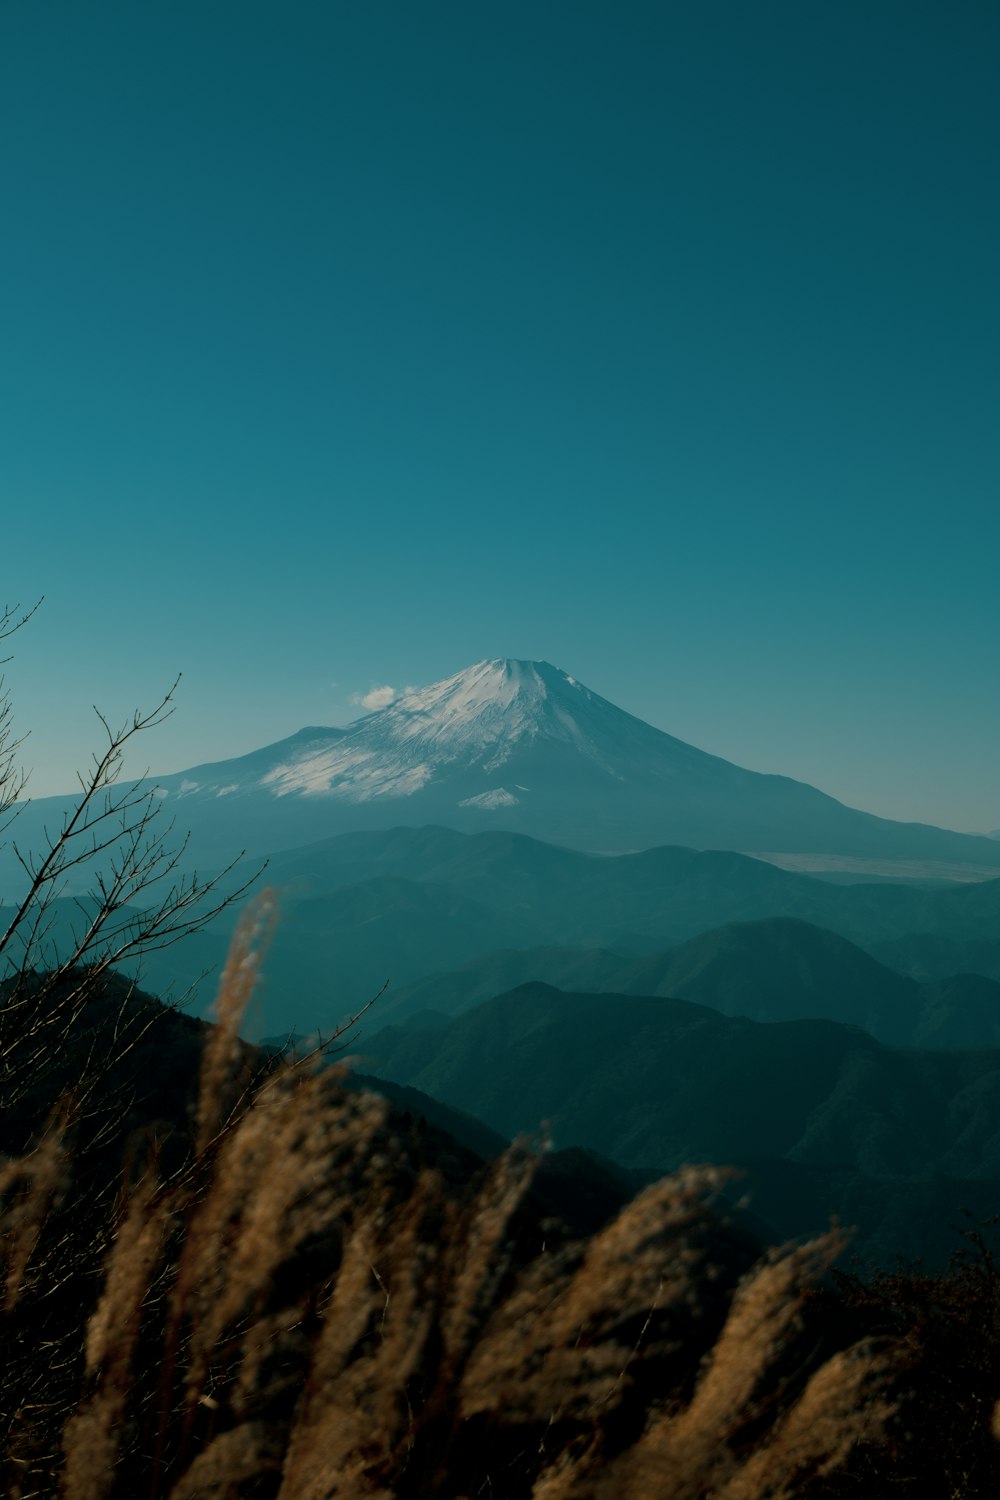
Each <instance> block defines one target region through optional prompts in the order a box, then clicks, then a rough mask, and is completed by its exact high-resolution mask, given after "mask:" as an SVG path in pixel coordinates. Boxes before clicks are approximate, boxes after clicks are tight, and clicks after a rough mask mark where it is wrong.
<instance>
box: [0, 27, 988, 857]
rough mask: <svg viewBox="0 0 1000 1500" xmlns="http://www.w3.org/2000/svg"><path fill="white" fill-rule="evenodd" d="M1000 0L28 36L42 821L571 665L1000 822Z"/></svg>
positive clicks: (26, 185) (815, 759) (24, 274)
mask: <svg viewBox="0 0 1000 1500" xmlns="http://www.w3.org/2000/svg"><path fill="white" fill-rule="evenodd" d="M998 77H1000V9H998V7H997V6H996V5H995V4H993V3H992V0H960V3H958V4H956V3H954V0H940V3H934V4H931V3H922V0H836V3H825V0H824V3H821V0H781V3H776V0H753V3H748V0H697V3H689V0H683V3H682V0H649V3H638V0H633V3H629V0H394V3H390V0H266V3H264V0H142V3H141V4H137V3H135V0H117V3H112V0H88V3H86V4H81V3H79V0H33V3H29V0H8V3H7V4H5V5H3V6H2V7H0V171H2V195H3V196H2V202H3V232H2V235H0V273H2V274H0V330H2V333H0V382H2V388H0V428H2V431H0V601H2V600H3V599H6V600H7V601H8V602H14V601H16V600H21V601H22V602H27V601H30V600H32V599H33V598H34V597H35V596H36V595H38V594H42V593H44V594H45V595H46V602H45V605H44V607H43V609H42V611H41V612H40V613H39V615H38V616H37V617H36V618H35V620H34V621H33V622H32V624H31V626H30V628H29V629H28V630H26V631H25V632H22V634H21V635H20V636H19V637H18V638H17V640H16V642H13V643H12V645H13V646H16V657H15V660H14V661H13V662H12V663H11V664H10V665H9V666H8V668H7V674H8V680H9V684H10V686H11V688H12V690H13V693H14V697H15V706H16V710H17V720H18V724H19V726H20V727H21V728H22V729H27V728H30V729H31V730H32V737H31V739H30V740H29V742H28V744H27V745H26V746H25V748H24V759H25V760H26V761H27V762H28V763H29V764H33V765H34V766H35V767H36V771H35V777H34V781H33V785H32V789H33V791H34V793H35V794H37V795H40V794H44V793H47V792H53V791H58V790H64V789H67V788H68V787H69V786H70V785H71V784H72V772H73V768H74V767H75V766H77V765H80V764H83V763H85V762H86V760H87V757H88V754H89V751H90V749H91V748H92V746H93V745H94V743H95V742H96V740H95V725H94V722H93V719H92V715H91V710H90V705H91V704H92V703H97V704H98V705H100V706H101V707H102V708H103V709H104V710H105V711H107V712H108V713H109V714H110V715H111V716H112V717H120V716H121V715H123V714H125V713H126V712H128V711H130V710H131V709H132V708H133V707H135V706H136V705H148V704H149V703H151V702H152V701H153V700H154V699H155V698H156V697H157V695H158V693H159V691H160V690H161V689H162V688H163V687H165V686H166V685H167V684H168V683H169V681H170V680H171V678H172V677H173V675H174V674H175V672H177V671H182V672H183V673H184V679H183V683H182V687H181V690H180V694H179V698H178V705H179V707H178V712H177V713H176V715H175V717H174V718H173V719H172V720H171V722H170V723H169V724H168V725H166V726H164V727H163V728H162V729H160V730H159V731H158V732H157V735H156V737H155V738H149V739H147V741H146V743H145V746H144V747H143V751H142V754H141V756H140V757H139V760H140V761H141V762H142V764H140V763H139V762H133V769H136V770H142V769H144V766H145V765H146V764H149V765H151V766H152V769H153V770H157V771H168V770H175V769H181V768H183V767H184V766H187V765H191V764H194V763H196V762H198V761H203V760H206V759H212V758H222V757H225V756H229V755H233V754H239V753H242V752H244V751H247V750H250V749H252V748H255V747H256V746H258V745H261V744H265V743H268V742H270V741H273V740H275V739H278V738H281V737H283V736H284V735H285V734H287V733H290V732H292V731H293V730H295V729H297V728H299V727H300V726H302V725H303V724H308V723H344V722H346V721H347V720H348V719H350V718H352V717H354V716H355V715H356V714H357V713H358V712H360V709H359V708H358V707H357V706H356V705H355V703H353V702H352V697H356V696H359V695H363V694H365V693H366V692H368V691H369V690H370V689H371V688H372V687H374V686H380V685H383V684H390V685H393V686H401V685H404V684H410V683H412V684H423V683H427V682H430V681H433V680H434V679H436V678H438V677H442V676H444V675H446V674H448V673H450V672H453V671H457V670H458V669H460V668H461V667H463V666H466V665H468V664H469V663H470V662H472V661H475V660H477V659H480V658H482V657H486V656H518V657H531V658H546V659H548V660H550V661H553V662H555V663H556V664H557V665H559V666H561V667H564V668H565V669H566V670H567V671H568V672H571V673H572V674H573V675H574V676H576V677H578V678H579V679H580V680H581V681H583V682H585V683H586V684H587V685H588V686H590V687H592V688H593V689H595V690H596V691H598V692H600V693H602V694H603V695H604V696H606V697H608V698H611V699H612V700H613V701H615V702H616V703H618V704H619V705H620V706H621V707H623V708H626V709H628V710H630V711H631V712H633V713H637V714H639V715H641V716H642V717H643V718H645V719H648V720H649V721H650V722H651V723H654V724H656V725H658V726H660V727H661V728H664V729H666V730H668V731H670V732H671V733H672V734H675V735H678V736H680V737H681V738H683V739H686V740H689V741H691V742H692V743H694V744H697V745H699V746H700V747H702V748H703V749H706V750H710V751H712V752H714V753H716V754H720V755H723V756H725V757H726V758H728V759H730V760H734V761H736V762H738V763H740V764H743V765H747V766H750V767H752V768H754V769H757V770H767V771H781V772H784V773H786V774H789V775H794V776H797V777H799V778H801V779H803V780H807V781H810V782H812V783H814V784H816V785H819V786H821V787H822V788H823V789H824V790H826V791H829V792H831V793H833V794H834V795H837V796H839V797H842V798H843V799H845V800H846V801H848V802H851V803H854V804H855V805H859V806H863V807H865V808H868V809H870V810H871V811H875V812H879V813H883V814H886V815H888V816H893V817H904V818H920V819H923V820H926V821H934V822H939V823H943V824H947V825H950V826H952V827H956V828H962V829H974V830H982V829H989V828H997V827H1000V756H998V745H1000V695H998V678H1000V672H998V664H1000V588H998V585H1000V483H998V481H1000V455H998V413H1000V352H998V351H1000V269H998V268H1000V207H998V192H997V162H998V159H1000V150H998V147H1000V96H998V90H997V78H998Z"/></svg>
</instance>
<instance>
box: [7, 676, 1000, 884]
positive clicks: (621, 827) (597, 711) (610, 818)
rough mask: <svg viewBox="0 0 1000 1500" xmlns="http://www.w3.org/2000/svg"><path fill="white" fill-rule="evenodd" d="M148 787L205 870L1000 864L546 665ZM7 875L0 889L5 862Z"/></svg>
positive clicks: (444, 688)
mask: <svg viewBox="0 0 1000 1500" xmlns="http://www.w3.org/2000/svg"><path fill="white" fill-rule="evenodd" d="M155 787H156V791H157V795H158V796H159V797H161V798H162V799H163V801H164V803H165V810H166V811H167V812H168V813H169V814H171V815H172V816H173V817H174V819H175V822H176V826H177V828H178V830H180V831H184V832H187V833H189V836H190V852H191V854H192V856H193V857H194V858H195V859H197V861H198V862H199V863H200V864H201V865H202V867H205V866H210V865H216V864H222V863H225V862H226V861H227V860H228V859H229V858H231V857H232V856H233V854H234V853H236V852H238V851H239V850H241V849H246V850H247V851H248V852H249V853H251V854H265V853H270V852H273V851H275V850H282V849H286V850H287V849H293V848H295V847H297V846H300V845H303V844H306V843H311V842H314V841H316V840H319V839H323V838H326V837H329V836H331V835H334V834H341V833H347V832H351V831H353V830H358V831H362V830H366V829H379V828H382V829H384V828H391V827H393V826H396V825H403V824H405V825H409V826H411V827H416V826H420V825H426V824H442V825H444V826H446V827H450V828H455V829H458V830H460V831H462V832H467V833H468V832H479V831H482V830H486V829H504V830H511V831H514V832H520V833H527V834H530V835H532V836H533V837H535V838H537V839H542V840H547V841H549V842H551V843H558V844H566V845H570V846H572V847H575V848H578V849H584V850H589V851H595V852H605V853H611V852H616V851H622V850H630V849H644V848H649V847H651V846H653V845H657V844H684V845H688V846H690V847H693V848H700V849H709V848H715V849H734V850H740V851H744V852H748V853H768V854H770V855H776V856H778V862H779V863H780V862H782V860H784V861H785V862H789V861H792V862H794V861H796V860H798V861H799V862H800V863H802V867H804V868H811V869H817V868H822V867H823V862H824V860H825V861H827V862H828V863H829V864H831V865H836V866H837V867H839V868H841V869H844V868H847V869H850V868H852V863H851V862H852V861H853V862H854V867H855V868H856V867H857V865H858V862H864V861H880V862H882V867H879V866H875V867H872V873H883V874H884V873H890V871H892V872H896V871H897V870H898V872H899V873H909V874H942V875H947V874H949V873H955V872H954V871H951V872H949V871H948V870H947V869H946V866H948V865H952V866H958V867H959V871H958V873H960V874H964V875H969V874H971V873H973V867H978V870H979V872H980V873H982V874H989V873H991V872H993V871H994V870H995V871H996V872H997V873H998V874H1000V842H998V841H996V840H993V839H989V838H982V837H975V836H973V835H970V834H961V833H950V832H947V831H946V830H943V829H938V828H931V827H928V826H926V825H924V824H916V823H909V824H904V823H894V822H890V821H888V820H887V819H884V818H877V817H873V816H872V815H871V814H869V813H864V812H858V811H856V810H855V809H852V808H848V807H845V806H844V805H843V804H842V803H840V802H837V801H835V800H834V798H832V797H828V796H825V795H824V794H823V793H822V792H819V791H817V790H816V789H815V788H814V787H810V786H806V785H805V784H804V783H802V782H798V781H792V780H790V779H789V778H788V777H784V776H765V775H760V774H759V773H757V772H754V771H747V770H743V769H742V768H741V767H739V766H735V765H732V764H730V762H728V761H725V760H721V759H719V758H718V757H717V756H713V755H708V754H706V753H705V752H704V751H702V750H698V749H696V748H695V747H694V746H692V745H688V744H685V743H684V742H683V741H682V740H678V739H674V738H673V737H672V736H671V735H669V734H665V733H664V732H663V731H662V730H659V729H654V728H653V727H652V725H650V724H646V723H644V722H643V720H641V719H637V718H635V717H634V716H633V715H632V714H629V713H626V712H625V711H624V710H623V709H620V708H617V707H616V706H615V705H614V704H613V703H610V702H608V700H607V699H606V698H602V697H600V696H599V694H597V693H595V692H592V691H591V690H590V689H589V688H587V687H585V686H584V685H583V683H581V682H578V681H577V680H576V679H575V678H574V677H571V676H569V675H568V674H567V673H566V672H563V671H560V670H559V668H557V667H554V666H552V665H550V663H548V662H544V661H508V660H506V659H503V658H500V659H496V660H492V661H482V662H477V663H476V664H475V665H474V666H471V667H468V668H467V669H466V670H465V671H463V672H458V673H456V674H455V676H453V677H448V678H445V679H444V681H442V682H436V683H432V684H431V686H430V687H426V688H420V689H410V690H407V692H405V693H404V694H403V695H402V696H401V697H399V698H398V699H397V700H396V701H395V702H393V703H391V704H390V705H389V706H388V707H386V708H381V709H379V710H377V711H376V712H374V713H369V714H366V715H365V716H364V717H363V718H360V719H358V720H356V721H355V722H354V723H353V724H349V725H347V726H346V727H345V728H316V727H312V728H306V729H301V730H299V731H298V733H296V734H293V735H291V736H289V737H288V738H287V739H284V740H280V741H278V742H277V743H275V744H272V745H267V746H264V747H263V748H262V749H258V750H254V751H252V752H251V753H250V754H249V755H245V756H242V757H240V758H238V759H235V760H229V761H223V762H219V763H215V764H210V765H200V766H195V767H193V768H191V769H189V770H187V771H183V772H179V773H177V774H175V775H169V776H160V777H157V778H155ZM66 805H67V804H66V801H65V799H59V798H46V799H44V800H42V801H39V802H36V803H33V804H31V805H30V806H29V807H28V808H25V809H24V817H23V818H22V819H21V820H20V821H19V833H20V835H21V839H22V843H25V842H27V841H29V840H30V836H31V830H32V828H36V830H37V831H40V830H41V829H42V828H44V827H45V826H50V827H51V826H56V825H57V820H58V818H59V817H60V816H61V813H62V811H63V810H64V808H65V806H66ZM900 861H902V862H907V861H909V862H910V864H909V866H908V867H907V868H906V869H905V870H904V869H901V868H900V867H899V864H898V862H900ZM886 862H888V863H889V866H890V868H889V869H886V868H884V866H885V864H886ZM930 866H933V868H930ZM13 868H14V867H13V866H12V869H13ZM14 873H15V874H16V869H15V870H14ZM0 875H2V876H3V881H2V882H0V895H2V894H3V888H4V883H5V882H7V879H8V876H7V874H6V873H5V871H4V869H3V868H2V865H0Z"/></svg>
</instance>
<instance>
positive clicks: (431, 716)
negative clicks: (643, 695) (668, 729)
mask: <svg viewBox="0 0 1000 1500" xmlns="http://www.w3.org/2000/svg"><path fill="white" fill-rule="evenodd" d="M631 725H636V726H638V725H639V721H638V720H633V719H631V716H630V715H628V714H625V713H623V712H622V711H621V709H618V708H615V707H614V705H613V704H611V703H608V702H607V701H606V700H605V699H603V698H599V697H598V696H597V695H596V694H595V693H591V692H590V691H589V689H587V688H585V687H584V686H583V684H582V683H579V682H577V681H576V680H575V678H572V677H569V676H567V675H566V673H565V672H560V671H559V670H558V668H556V667H553V666H550V665H549V663H548V662H525V661H507V660H504V659H502V658H500V659H496V660H493V661H482V662H478V663H477V664H476V665H475V666H472V667H469V668H468V669H467V670H466V671H464V672H458V673H456V674H455V676H454V677H448V678H446V679H445V680H444V681H443V682H436V683H433V684H432V685H431V686H430V687H427V688H421V689H411V690H410V691H408V692H407V693H405V694H403V696H402V697H401V698H399V699H397V701H396V702H395V703H393V704H391V705H390V706H389V707H388V708H383V709H380V710H379V711H378V712H376V713H373V714H370V715H368V716H366V717H365V718H364V719H360V720H358V721H357V723H355V724H353V725H351V726H349V728H348V731H347V733H346V735H345V736H344V738H343V739H342V740H339V741H338V742H336V743H335V744H331V745H329V746H327V747H325V748H323V749H320V750H315V749H314V748H312V747H307V748H305V749H304V750H302V751H299V752H297V753H295V754H294V755H292V756H291V757H289V759H287V760H286V761H284V762H283V763H282V764H280V765H278V766H275V767H274V768H273V769H272V770H271V771H269V772H268V774H267V775H266V776H265V777H264V779H263V784H264V785H266V786H267V787H269V788H270V789H271V790H272V791H273V792H275V793H276V794H277V795H279V796H283V795H287V794H288V793H290V792H305V793H316V792H326V793H331V794H333V795H334V796H338V797H344V798H346V799H348V800H351V801H359V802H365V801H368V800H370V799H372V798H374V797H385V796H390V797H399V796H407V795H409V794H411V793H413V792H416V791H418V790H419V789H420V788H421V787H423V786H424V785H425V784H426V783H427V782H429V781H431V780H432V779H433V778H434V777H435V776H436V775H437V774H439V773H440V772H442V771H444V770H446V769H447V768H449V767H454V766H457V765H459V764H460V765H461V767H462V769H463V770H470V769H472V768H479V769H480V770H481V771H482V772H484V773H486V774H487V775H489V774H491V773H493V772H495V771H498V770H500V768H501V767H503V766H504V765H506V764H507V763H508V762H509V761H510V760H511V758H512V757H513V756H514V755H515V754H516V753H517V752H518V751H519V750H521V751H523V750H525V749H527V748H530V747H531V746H532V745H533V744H534V743H535V742H537V741H548V742H551V743H553V744H556V745H562V746H565V747H567V748H569V749H571V750H573V751H575V752H577V754H579V755H580V756H582V757H583V758H584V759H585V760H586V761H589V762H590V763H591V764H592V765H593V766H594V767H596V768H598V769H600V770H601V771H603V772H604V773H605V774H606V775H607V776H611V777H616V778H618V779H621V777H622V775H623V772H622V770H621V769H620V768H619V763H620V762H621V759H622V751H623V745H622V733H623V730H624V731H625V734H626V739H628V738H629V737H631V736H630V727H631ZM641 728H642V729H643V730H645V731H646V732H647V733H653V734H656V733H657V731H655V730H653V731H650V730H649V727H648V726H647V725H642V726H641ZM504 791H505V789H504V788H497V789H495V791H490V792H487V793H484V794H483V795H482V798H477V799H475V800H476V801H477V802H478V805H480V806H494V807H495V806H502V805H510V804H512V803H513V802H516V801H517V800H518V799H517V798H516V796H515V795H514V794H513V793H507V795H506V796H505V797H501V796H500V794H501V793H502V792H504ZM486 798H489V799H491V800H484V799H486ZM469 800H471V799H469Z"/></svg>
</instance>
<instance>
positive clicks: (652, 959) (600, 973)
mask: <svg viewBox="0 0 1000 1500" xmlns="http://www.w3.org/2000/svg"><path fill="white" fill-rule="evenodd" d="M536 980H540V981H542V982H544V983H546V984H550V985H552V986H554V987H556V988H558V989H562V990H570V991H576V992H578V993H601V992H605V993H606V992H609V991H610V992H614V993H618V994H626V995H643V996H650V995H656V996H661V997H664V998H672V999H681V1000H695V1001H699V1002H700V1003H701V1004H703V1005H708V1006H711V1008H712V1009H713V1010H717V1011H720V1012H721V1013H722V1014H723V1015H727V1016H744V1017H747V1018H749V1019H750V1020H754V1021H800V1020H830V1021H838V1022H841V1023H844V1024H847V1025H851V1026H860V1027H862V1028H863V1029H864V1030H865V1031H867V1032H869V1033H870V1034H871V1035H872V1036H873V1037H875V1039H876V1040H877V1041H880V1042H884V1043H886V1044H888V1045H890V1046H898V1047H913V1046H917V1047H933V1048H949V1049H952V1048H966V1047H1000V983H998V982H997V981H996V980H992V979H987V978H986V977H984V976H983V975H980V974H957V975H955V976H953V977H949V978H947V979H944V980H938V981H935V982H931V983H925V984H921V983H919V982H918V981H916V980H914V979H910V978H908V977H905V976H904V975H902V974H898V973H896V972H895V971H894V970H892V969H889V968H886V966H885V965H884V964H880V963H878V962H877V961H876V960H875V959H874V958H872V957H870V955H869V954H867V953H865V952H863V951H862V949H860V948H858V947H856V946H855V945H854V944H853V943H850V942H848V941H847V939H846V938H842V937H839V936H838V935H837V934H836V933H833V932H828V931H826V930H825V929H823V928H821V927H814V926H813V925H812V924H811V923H809V922H801V921H797V920H794V919H791V918H782V917H772V918H769V919H767V920H765V921H761V922H745V923H733V924H731V925H730V926H727V927H718V928H714V929H713V930H711V931H710V932H706V933H703V934H701V936H699V937H696V938H692V939H691V941H690V942H688V943H684V944H682V945H681V946H680V947H678V948H671V949H667V950H665V951H663V952H659V953H653V954H649V955H648V956H647V957H644V958H626V957H622V956H621V955H619V954H616V953H610V952H608V951H607V950H604V949H586V948H558V947H554V948H540V949H539V948H528V949H521V950H518V949H506V950H502V951H500V952H497V953H487V954H482V955H480V956H478V957H477V958H474V959H471V960H469V962H467V963H465V964H463V965H462V966H461V967H460V968H457V969H454V970H452V971H451V972H450V973H446V974H438V975H432V976H431V977H429V978H427V979H423V980H420V981H418V982H417V983H415V984H411V985H404V986H403V987H402V988H400V989H394V990H392V991H390V992H389V993H388V994H387V995H386V997H385V1000H384V1002H382V1003H381V1004H380V1006H379V1009H378V1011H377V1012H376V1013H375V1016H374V1022H375V1023H376V1024H377V1022H378V1021H379V1020H383V1021H389V1022H392V1023H395V1022H397V1021H399V1020H403V1019H407V1018H415V1019H416V1020H418V1021H419V1023H420V1024H421V1025H423V1026H424V1027H428V1026H437V1025H442V1024H444V1023H445V1020H446V1018H447V1017H448V1016H455V1015H461V1014H463V1013H464V1012H465V1011H468V1010H472V1009H473V1008H474V1007H475V1006H477V1005H480V1004H482V1003H483V1002H484V1001H486V1000H490V999H492V998H493V997H494V996H495V995H498V994H501V993H503V992H504V991H508V990H511V989H515V988H518V987H520V986H521V985H524V984H527V983H530V982H532V981H536Z"/></svg>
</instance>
